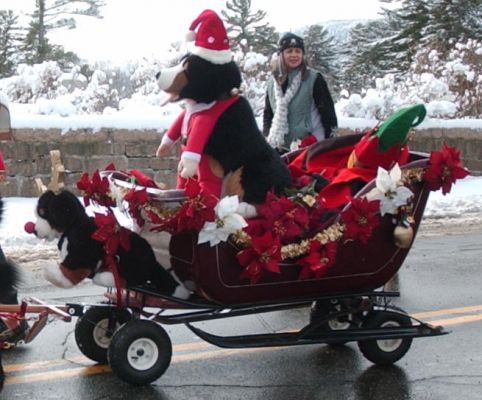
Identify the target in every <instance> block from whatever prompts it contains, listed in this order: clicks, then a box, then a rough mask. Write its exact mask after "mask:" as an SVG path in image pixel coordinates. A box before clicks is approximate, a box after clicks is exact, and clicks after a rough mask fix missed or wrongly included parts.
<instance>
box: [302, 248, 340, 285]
mask: <svg viewBox="0 0 482 400" xmlns="http://www.w3.org/2000/svg"><path fill="white" fill-rule="evenodd" d="M336 250H337V243H336V242H328V243H327V244H325V245H322V244H321V243H320V242H319V241H318V240H312V241H310V252H309V253H308V254H307V255H306V256H305V257H303V258H301V259H300V260H299V261H298V264H299V265H301V266H302V270H301V272H300V276H299V279H309V278H312V277H315V278H322V277H323V276H324V275H325V274H326V272H327V271H328V268H330V267H331V266H332V265H333V264H334V263H335V260H336Z"/></svg>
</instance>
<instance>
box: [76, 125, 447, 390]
mask: <svg viewBox="0 0 482 400" xmlns="http://www.w3.org/2000/svg"><path fill="white" fill-rule="evenodd" d="M360 139H361V135H351V136H346V137H341V138H335V139H330V140H327V141H325V142H323V143H321V144H319V145H317V147H316V148H315V149H314V150H313V151H311V153H310V152H307V153H305V154H306V157H312V156H320V155H323V154H324V153H325V152H331V151H333V150H336V149H338V148H347V149H349V148H350V147H353V146H354V145H355V144H356V143H357V142H358V141H359V140H360ZM300 156H301V153H300V152H298V153H291V154H289V155H288V156H287V157H286V160H287V162H291V161H292V160H293V159H295V158H296V157H300ZM429 168H430V157H429V155H428V154H425V153H418V152H410V154H409V158H408V160H407V162H406V163H405V164H404V165H403V166H402V168H401V173H402V176H403V181H404V184H405V185H406V186H409V187H410V190H411V192H412V196H411V198H410V204H407V205H405V206H403V207H401V209H403V213H405V215H404V216H402V217H403V218H402V219H407V220H408V221H409V225H410V229H411V231H412V234H413V235H412V236H411V237H409V238H408V240H404V241H403V240H402V241H400V240H399V239H400V238H398V239H397V237H396V235H395V237H394V232H395V231H396V229H397V226H400V218H401V216H400V215H398V216H397V217H396V216H394V215H393V214H385V215H383V216H379V220H378V223H377V224H376V226H374V227H373V229H372V230H371V232H370V235H369V238H366V237H365V240H357V239H356V235H355V236H353V235H352V236H351V237H349V236H347V232H348V228H347V225H348V223H347V221H346V220H344V219H343V218H346V216H347V215H349V210H350V208H351V207H354V206H355V204H357V201H362V200H363V199H364V198H365V196H367V195H368V194H370V193H371V192H373V189H374V188H376V186H377V185H376V179H373V180H372V181H370V182H368V183H366V184H364V185H363V187H361V189H359V190H358V191H356V193H355V192H354V194H353V197H352V199H351V201H349V202H348V203H347V204H346V205H345V206H344V207H341V208H340V209H338V210H336V211H335V212H332V213H331V214H330V215H329V218H328V219H327V220H326V221H325V223H324V225H321V228H320V231H319V232H316V234H315V235H314V236H312V237H311V239H312V240H313V238H314V240H317V241H318V242H320V243H321V248H324V247H326V245H327V244H328V243H330V242H336V244H337V246H336V251H335V255H334V256H333V254H332V255H331V257H332V260H331V264H330V266H329V268H326V269H325V271H324V272H323V273H322V274H316V273H313V274H308V275H306V274H305V276H304V277H303V278H302V279H300V268H302V267H300V265H299V264H300V263H302V261H303V258H304V257H308V258H309V254H308V256H307V251H308V250H307V248H308V247H310V246H315V244H313V241H312V240H311V241H310V240H306V239H305V240H303V238H300V239H299V240H298V241H297V242H296V243H295V244H294V245H291V246H290V245H289V244H288V245H285V246H283V249H282V251H284V253H283V254H284V257H283V259H282V260H281V261H280V262H279V263H278V265H277V267H278V268H277V269H276V271H272V270H271V271H270V270H264V271H263V274H262V276H256V279H250V278H252V276H250V275H249V274H246V273H245V271H246V269H247V268H248V267H249V266H248V267H247V266H246V264H244V265H241V262H240V257H239V254H240V252H242V251H243V250H246V249H247V248H248V249H249V246H250V244H251V245H253V242H252V241H251V242H250V241H249V240H246V235H244V236H243V235H238V236H237V238H236V235H231V237H230V238H229V239H228V240H227V241H223V242H220V243H218V244H216V245H210V244H209V243H202V244H199V243H198V241H199V232H194V231H191V232H177V233H173V235H172V237H171V239H170V243H169V254H170V259H171V266H172V268H173V270H174V271H175V272H176V274H177V275H178V277H180V278H181V279H182V280H183V281H185V282H191V283H192V284H193V286H192V290H193V295H192V296H191V298H189V299H188V300H181V299H177V298H173V297H170V296H166V295H164V294H162V293H159V292H158V291H156V290H155V288H152V287H149V286H138V287H129V288H124V289H120V288H118V289H117V290H114V291H109V292H108V293H107V294H106V296H107V297H108V298H109V303H108V304H102V305H94V306H91V307H86V306H83V305H78V306H77V307H76V312H75V313H74V314H75V315H77V316H79V317H80V318H79V320H78V322H77V325H76V332H75V333H76V334H75V337H76V341H77V344H78V346H79V348H80V350H81V351H82V353H83V354H84V355H86V356H87V357H89V358H91V359H92V360H95V361H97V362H101V363H105V362H109V363H110V365H111V367H112V369H113V371H114V372H115V373H116V374H117V375H118V376H119V377H120V378H121V379H123V380H125V381H126V382H129V383H131V384H133V385H145V384H148V383H150V382H152V381H154V380H156V379H158V378H159V377H160V376H161V375H162V374H163V373H164V372H165V370H166V369H167V368H168V366H169V363H170V360H171V355H172V345H171V341H170V339H169V336H168V334H167V333H166V330H165V329H164V328H163V327H162V325H172V324H184V325H185V326H186V327H187V328H188V329H190V330H191V331H192V332H193V333H194V334H196V335H197V336H199V337H200V338H202V339H203V340H205V341H207V342H209V343H211V344H214V345H216V346H220V347H225V348H252V347H266V346H268V347H269V346H291V345H305V344H328V345H334V344H344V343H347V342H358V346H359V348H360V350H361V352H362V353H363V355H364V356H365V357H366V358H367V359H368V360H370V361H372V362H373V363H376V364H381V365H386V364H392V363H395V362H396V361H398V360H399V359H401V358H402V357H403V356H404V355H405V353H406V352H407V351H408V350H409V348H410V345H411V342H412V340H413V339H414V338H420V337H429V336H438V335H443V334H445V333H446V332H445V331H444V330H443V328H442V327H435V326H431V325H430V324H427V323H424V322H422V321H420V320H418V319H416V318H414V317H412V316H410V315H408V314H407V313H406V312H404V311H403V310H401V309H400V308H399V307H395V306H394V305H392V303H391V299H392V298H394V297H397V296H398V295H399V293H398V292H396V291H385V290H384V285H385V284H386V283H387V282H388V281H389V280H390V279H392V278H393V277H394V276H395V275H396V273H397V271H398V270H399V269H400V267H401V266H402V264H403V261H404V260H405V257H406V256H407V254H408V252H409V251H410V247H411V245H412V243H413V239H414V237H415V235H416V233H417V230H418V227H419V224H420V221H421V219H422V216H423V212H424V208H425V205H426V203H427V199H428V196H429V192H430V189H433V184H427V179H428V173H427V170H428V169H429ZM424 175H426V176H427V179H424ZM102 176H103V177H107V178H108V179H109V180H110V181H111V183H113V184H114V185H116V186H117V187H119V188H123V189H124V190H137V189H139V188H138V187H137V186H138V185H136V184H134V183H132V182H133V181H132V177H130V176H128V175H126V174H125V173H122V172H119V171H106V172H104V173H103V174H102ZM355 183H358V184H359V183H360V182H355ZM355 186H356V185H352V187H351V190H352V191H354V190H356V189H355ZM144 189H145V191H146V193H147V194H148V198H149V205H150V207H152V206H155V205H157V206H158V207H160V208H161V209H163V210H164V211H163V212H165V213H166V212H167V213H168V214H169V212H168V211H166V210H172V209H176V207H179V206H180V205H182V204H184V203H185V202H186V201H188V197H187V196H186V192H185V191H182V190H160V189H156V188H144ZM144 189H143V190H144ZM332 211H333V210H332ZM403 213H402V214H403ZM407 215H408V216H409V218H407ZM397 218H398V219H399V221H398V222H396V221H395V220H396V219H397ZM394 221H395V223H394ZM405 222H406V221H405ZM406 225H407V224H406ZM341 226H344V230H343V229H342V228H340V227H341ZM317 255H318V256H319V257H330V256H329V255H327V254H323V253H322V252H320V253H317ZM315 258H316V257H315ZM305 261H306V259H305ZM305 264H306V263H305ZM315 264H316V262H315ZM311 266H312V265H311ZM305 267H306V265H305ZM315 270H316V268H315ZM243 272H244V273H243ZM310 307H311V310H309V308H310ZM294 308H307V311H306V321H305V323H304V324H303V325H302V326H301V327H299V328H298V329H296V330H295V331H289V332H277V333H258V334H241V335H235V336H219V335H214V334H212V333H209V332H207V331H205V330H203V329H201V328H200V327H198V326H196V325H195V323H196V322H200V321H207V320H214V319H221V318H232V317H237V316H243V315H250V314H258V313H265V312H272V311H280V310H288V309H294ZM166 311H169V312H166ZM99 327H100V328H102V329H98V328H99Z"/></svg>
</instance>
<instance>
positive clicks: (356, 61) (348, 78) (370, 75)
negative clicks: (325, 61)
mask: <svg viewBox="0 0 482 400" xmlns="http://www.w3.org/2000/svg"><path fill="white" fill-rule="evenodd" d="M392 35H394V33H393V32H392V31H391V29H390V26H389V24H388V23H387V20H386V19H384V20H372V21H369V22H368V23H360V24H358V25H356V26H355V27H354V28H353V29H352V30H351V32H350V41H349V46H347V47H348V51H347V53H348V61H347V63H346V65H345V68H344V71H343V79H342V81H343V85H344V88H345V89H347V90H348V91H349V92H354V91H359V90H361V89H363V88H367V87H370V86H371V84H372V83H373V79H374V77H377V76H382V75H384V74H386V73H388V72H392V71H391V70H390V62H387V57H388V54H389V43H390V37H391V36H392Z"/></svg>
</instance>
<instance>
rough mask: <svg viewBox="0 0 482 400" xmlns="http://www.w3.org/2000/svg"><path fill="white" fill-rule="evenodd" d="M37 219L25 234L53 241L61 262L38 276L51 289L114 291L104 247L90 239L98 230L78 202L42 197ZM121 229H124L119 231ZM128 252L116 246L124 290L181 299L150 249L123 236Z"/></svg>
mask: <svg viewBox="0 0 482 400" xmlns="http://www.w3.org/2000/svg"><path fill="white" fill-rule="evenodd" d="M36 214H37V220H36V222H35V223H33V222H29V223H27V224H26V226H25V230H26V231H27V232H29V233H34V234H35V235H36V236H37V237H39V238H42V239H47V240H53V239H58V243H57V247H58V249H59V252H60V256H61V257H60V258H61V261H60V263H59V265H51V266H49V267H47V268H46V269H45V271H44V273H45V277H46V279H47V280H48V281H50V282H51V283H53V284H54V285H55V286H58V287H64V288H70V287H73V286H74V285H77V284H78V283H80V282H81V281H83V280H84V279H86V278H92V280H93V282H94V283H95V284H98V285H101V286H107V287H116V284H115V283H116V282H115V279H114V275H113V273H112V271H111V270H109V269H108V268H106V266H105V264H104V261H105V255H106V252H105V247H104V243H102V242H101V241H99V240H96V239H94V238H93V237H92V235H93V233H94V232H96V231H97V230H98V226H97V225H96V223H95V218H94V217H91V216H89V215H88V214H87V212H86V210H85V208H84V206H83V205H82V203H81V202H80V200H79V199H78V198H77V197H76V196H75V195H74V194H73V193H72V192H69V191H67V190H63V191H61V192H59V193H54V192H53V191H52V190H48V191H46V192H45V193H43V194H42V195H41V196H40V197H39V199H38V203H37V207H36ZM122 229H125V228H122ZM129 241H130V246H129V247H130V248H129V249H128V250H125V249H124V248H123V247H122V246H119V247H118V250H117V253H116V255H115V258H116V260H117V263H116V264H117V269H118V273H119V276H120V278H121V279H122V283H123V285H124V286H126V287H129V286H138V285H149V286H150V287H152V288H153V289H156V290H158V291H160V292H162V293H164V294H166V295H172V296H175V297H178V298H187V297H188V296H189V292H188V291H187V290H186V289H185V288H184V287H183V286H182V285H180V284H179V283H178V282H177V281H176V280H175V279H174V277H173V276H172V275H171V274H170V273H169V272H168V271H166V270H165V269H164V268H163V267H162V265H161V264H159V262H158V261H157V260H156V257H155V255H154V251H153V249H152V247H151V245H150V244H149V243H148V242H147V241H146V240H145V239H144V238H142V237H141V236H140V235H138V234H137V233H135V232H132V231H129Z"/></svg>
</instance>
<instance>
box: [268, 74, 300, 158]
mask: <svg viewBox="0 0 482 400" xmlns="http://www.w3.org/2000/svg"><path fill="white" fill-rule="evenodd" d="M300 85H301V72H298V73H297V74H296V76H295V77H294V79H293V81H292V82H291V84H290V86H289V87H288V89H287V90H286V92H285V94H284V95H283V91H282V89H281V85H280V84H279V83H278V82H276V80H275V81H274V94H275V98H276V110H275V112H274V116H273V121H272V122H271V128H270V130H269V135H268V139H267V140H268V143H269V144H270V145H271V147H274V148H278V149H281V148H282V147H283V144H284V138H285V136H286V135H287V134H288V133H289V124H288V106H289V104H290V101H291V100H292V99H293V97H295V95H296V93H297V92H298V89H299V88H300Z"/></svg>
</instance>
